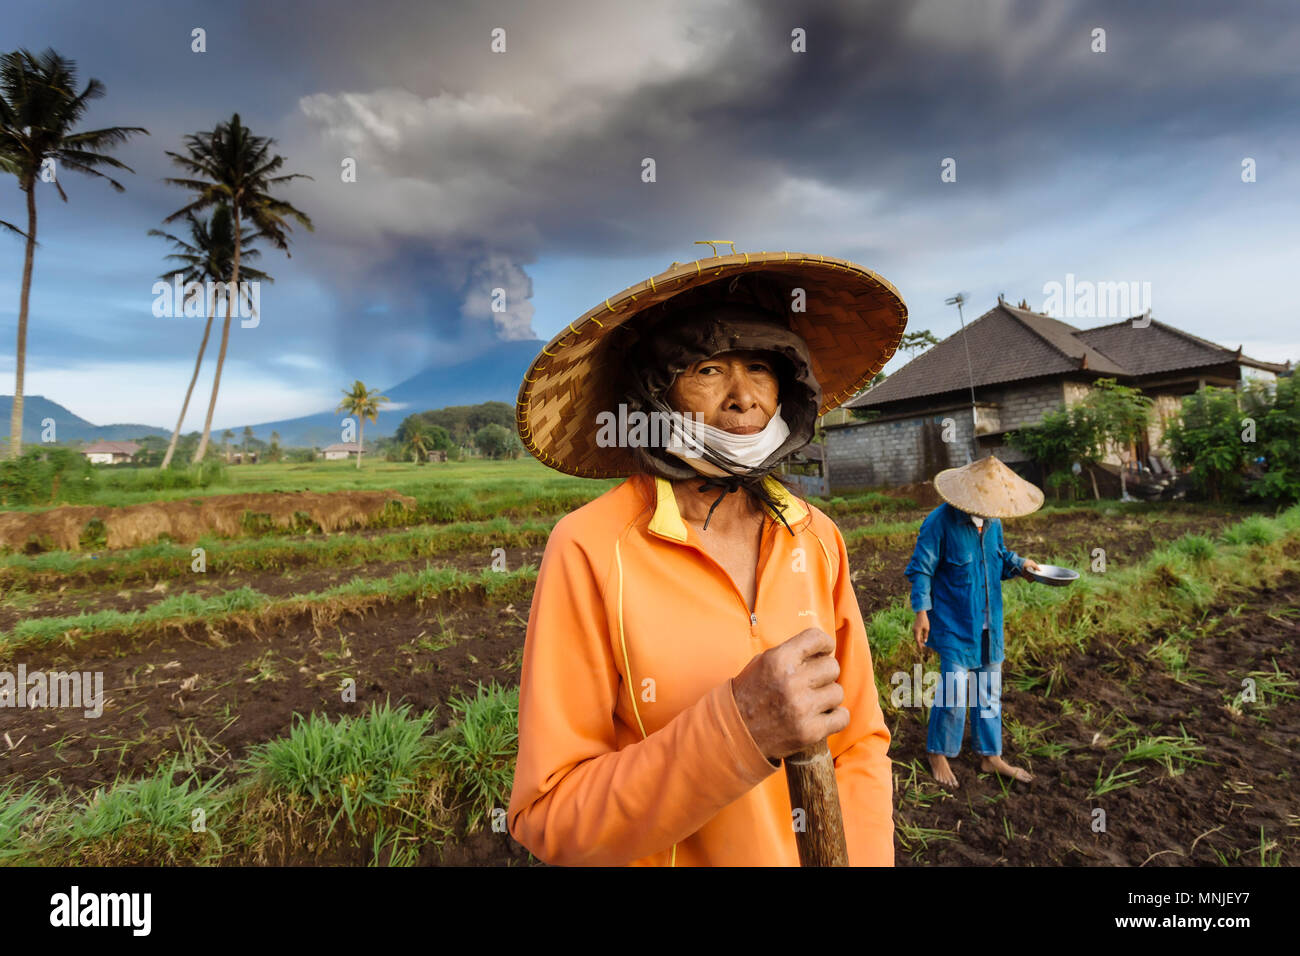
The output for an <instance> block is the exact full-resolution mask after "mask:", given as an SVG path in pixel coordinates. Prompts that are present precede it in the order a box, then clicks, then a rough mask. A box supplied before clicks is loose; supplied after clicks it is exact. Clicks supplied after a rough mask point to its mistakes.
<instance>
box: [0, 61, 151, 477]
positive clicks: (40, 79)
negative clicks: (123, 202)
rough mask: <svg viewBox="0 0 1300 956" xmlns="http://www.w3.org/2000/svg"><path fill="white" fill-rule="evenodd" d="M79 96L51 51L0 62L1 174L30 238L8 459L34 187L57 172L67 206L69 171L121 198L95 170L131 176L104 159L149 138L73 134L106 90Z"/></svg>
mask: <svg viewBox="0 0 1300 956" xmlns="http://www.w3.org/2000/svg"><path fill="white" fill-rule="evenodd" d="M76 88H77V65H76V63H75V62H74V61H72V60H67V59H64V58H63V57H61V56H59V54H57V53H55V52H54V51H53V50H46V51H45V52H44V53H42V54H41V55H40V56H36V55H35V54H33V53H31V52H29V51H27V50H17V51H15V52H13V53H6V54H4V56H3V57H0V157H3V161H2V162H0V168H2V170H3V171H4V172H11V173H13V174H14V175H16V176H17V177H18V188H19V189H21V190H22V191H23V192H24V193H26V194H27V197H26V198H27V232H26V233H24V234H23V236H24V238H25V239H26V242H27V250H26V255H25V257H24V259H23V280H22V288H21V292H20V293H19V304H18V349H17V354H16V362H15V364H16V366H17V367H16V371H15V375H14V405H13V412H12V414H11V415H10V417H9V457H11V458H17V457H18V456H19V455H20V454H21V453H22V443H23V372H24V369H25V365H26V361H27V312H28V305H29V303H30V301H31V291H32V262H33V259H34V256H35V249H36V183H37V181H38V179H39V178H40V177H41V174H42V172H43V171H45V170H46V169H52V170H54V171H55V177H54V188H55V189H56V190H57V191H58V193H59V198H60V199H62V200H63V201H64V202H67V201H68V196H67V193H65V192H64V191H63V185H62V183H60V182H59V180H58V172H59V171H60V170H61V169H71V170H74V171H75V172H79V173H85V174H86V175H87V176H97V177H99V178H100V179H105V180H107V181H108V183H109V185H110V186H112V187H113V188H114V189H115V190H117V191H118V192H124V191H125V190H126V187H125V186H123V185H122V184H121V183H119V182H118V181H117V180H116V179H113V178H112V177H111V176H106V175H105V174H104V173H102V172H100V169H101V168H103V167H106V166H107V167H110V168H112V169H124V170H126V171H127V172H128V173H130V172H134V170H133V169H131V167H130V166H127V165H126V164H125V163H122V162H120V161H119V160H116V159H114V158H113V157H111V156H109V155H107V153H106V152H104V151H105V150H109V149H112V148H114V147H116V146H120V145H121V144H122V143H125V142H126V141H127V140H128V139H129V138H130V137H131V136H133V135H134V134H136V133H144V134H145V135H148V133H149V131H148V130H146V129H143V128H141V127H139V126H109V127H106V128H104V129H95V130H86V131H84V132H80V133H75V132H73V127H74V126H76V125H77V123H78V122H79V121H80V120H81V118H82V116H83V115H84V114H85V112H86V109H87V107H88V106H89V105H90V101H91V100H97V99H99V98H100V97H102V96H103V95H104V92H105V91H104V84H103V83H101V82H99V80H95V79H91V80H89V81H88V82H87V83H86V86H85V89H83V90H82V91H81V92H80V93H77V92H76ZM11 228H12V227H11ZM15 231H16V230H15Z"/></svg>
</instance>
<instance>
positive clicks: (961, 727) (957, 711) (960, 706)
mask: <svg viewBox="0 0 1300 956" xmlns="http://www.w3.org/2000/svg"><path fill="white" fill-rule="evenodd" d="M988 646H989V632H988V631H987V630H986V631H985V632H984V636H983V656H982V657H981V658H980V660H981V661H983V662H984V663H983V664H982V665H981V666H980V667H978V668H976V669H975V670H968V669H966V668H964V667H960V666H958V665H956V664H954V663H952V661H951V660H949V659H948V658H946V657H944V656H943V655H942V654H940V655H939V686H938V687H937V688H935V694H934V706H932V707H931V708H930V729H929V733H928V734H927V735H926V739H925V749H926V752H927V753H932V754H943V755H944V756H945V757H955V756H957V755H958V754H959V753H961V742H962V737H963V736H965V733H966V711H967V710H968V709H969V710H970V712H971V715H970V722H971V743H972V744H973V745H974V747H975V750H976V751H977V752H978V753H980V754H983V755H984V756H986V757H994V756H999V755H1000V754H1001V753H1002V662H1001V661H999V662H998V663H996V664H990V663H988V659H989V652H988Z"/></svg>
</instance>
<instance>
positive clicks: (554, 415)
mask: <svg viewBox="0 0 1300 956" xmlns="http://www.w3.org/2000/svg"><path fill="white" fill-rule="evenodd" d="M718 241H719V240H713V242H718ZM724 244H728V243H724ZM715 248H716V247H715ZM732 248H733V249H734V246H733V247H732ZM748 273H763V276H762V277H761V281H763V282H765V283H769V284H770V285H771V286H772V287H773V288H780V289H781V290H782V294H783V295H785V296H786V297H787V298H786V299H785V301H786V302H787V303H788V302H790V301H791V300H790V298H789V297H790V295H791V293H792V292H794V291H795V290H797V289H802V290H803V301H804V303H805V307H806V311H803V312H794V311H791V312H789V316H788V318H789V325H790V328H791V330H792V331H793V332H795V333H796V334H798V335H799V336H800V337H801V338H802V339H803V340H804V342H805V343H807V346H808V352H809V355H810V357H811V359H812V370H813V374H814V375H815V376H816V378H817V381H818V383H819V384H820V385H821V389H822V405H821V408H820V410H819V412H818V414H822V415H824V414H825V413H826V412H828V411H830V410H831V409H833V408H837V407H838V406H839V405H840V404H842V403H843V402H845V401H847V400H848V399H850V398H852V397H853V396H854V395H856V394H857V393H858V392H860V391H861V390H862V389H863V388H865V387H866V385H867V384H868V383H869V382H870V381H871V379H872V378H874V377H875V375H876V373H877V372H879V371H880V370H881V369H882V368H883V367H884V365H885V363H886V362H888V361H889V359H890V358H891V357H892V356H893V354H894V351H895V349H897V348H898V343H899V341H900V340H901V339H902V337H903V330H904V329H905V328H906V326H907V306H906V305H905V304H904V302H903V297H902V296H901V295H900V294H899V292H898V290H897V289H896V288H894V286H893V285H892V284H891V283H890V282H889V281H887V280H886V279H883V278H881V277H880V276H878V275H876V273H874V272H872V271H871V270H869V269H866V268H863V267H862V266H860V265H857V264H856V263H853V262H849V261H847V260H845V259H836V258H834V257H832V256H818V255H808V254H804V253H799V252H741V253H733V254H731V255H724V256H718V255H714V256H712V257H709V258H705V259H699V260H696V261H695V262H688V263H685V264H682V263H679V262H674V263H673V264H672V265H671V266H670V267H669V268H668V269H667V270H666V271H664V272H661V273H659V275H656V276H652V277H651V278H649V279H646V280H645V281H644V282H641V283H638V284H637V285H634V286H630V287H629V288H627V289H624V290H623V291H622V292H620V293H618V294H617V295H614V296H611V297H610V298H608V299H605V300H604V301H603V302H601V303H600V304H599V305H597V306H596V307H595V308H592V309H590V310H589V311H588V312H587V313H586V314H584V315H583V316H581V317H580V318H578V319H577V320H576V321H574V322H571V323H569V326H568V328H566V329H565V330H564V331H563V332H561V333H560V334H559V335H557V336H556V337H555V338H553V339H551V341H550V342H549V343H547V345H546V347H545V348H543V349H542V351H541V354H539V355H538V356H537V358H536V359H534V360H533V364H532V365H531V367H530V368H529V369H528V372H527V373H525V375H524V381H523V384H522V385H521V386H520V388H519V396H518V399H517V401H516V403H515V424H516V426H517V427H518V430H519V437H520V438H521V439H522V440H523V443H524V446H525V447H526V448H527V449H528V451H529V452H530V453H532V454H533V455H534V456H535V457H536V458H537V459H539V460H540V461H542V462H544V463H545V464H547V465H550V466H551V467H552V468H555V469H557V470H558V471H562V472H564V473H565V474H570V475H578V476H580V477H584V478H616V477H622V476H625V475H631V474H634V473H635V472H637V471H638V470H639V469H638V467H637V465H636V458H635V456H634V449H632V448H620V447H601V446H600V445H598V444H597V433H598V428H597V420H596V416H597V415H598V414H600V413H601V412H603V411H614V410H615V409H616V408H617V405H618V403H619V402H621V401H622V400H623V398H622V397H620V394H619V381H620V379H621V375H622V371H623V369H622V364H623V358H624V357H623V355H622V354H621V352H620V342H619V341H618V340H619V338H620V336H619V335H615V334H611V333H614V332H615V331H616V330H617V329H619V328H620V327H621V326H623V325H627V324H628V323H630V322H632V321H633V320H635V319H636V318H637V316H639V315H641V313H643V312H645V311H647V310H648V309H651V308H653V307H655V306H658V305H660V304H662V303H664V302H666V301H667V300H669V299H672V298H673V297H675V296H677V295H680V294H681V293H684V292H687V291H689V290H693V289H701V287H703V286H707V285H710V284H712V283H718V284H719V285H718V288H719V289H720V290H724V291H721V292H720V293H719V294H720V296H725V294H726V292H725V290H728V289H729V288H734V287H735V280H736V279H738V278H740V277H741V276H744V275H746V274H748ZM704 291H705V290H702V289H701V292H702V293H703V292H704ZM708 294H710V295H711V294H712V293H708ZM673 307H675V306H669V308H673ZM657 311H660V312H662V311H663V310H657Z"/></svg>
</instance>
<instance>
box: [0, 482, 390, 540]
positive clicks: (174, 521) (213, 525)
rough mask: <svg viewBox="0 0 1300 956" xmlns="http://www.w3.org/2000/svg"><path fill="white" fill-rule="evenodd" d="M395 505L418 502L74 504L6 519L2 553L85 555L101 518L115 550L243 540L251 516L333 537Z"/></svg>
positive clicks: (230, 499)
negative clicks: (86, 541) (202, 539)
mask: <svg viewBox="0 0 1300 956" xmlns="http://www.w3.org/2000/svg"><path fill="white" fill-rule="evenodd" d="M389 502H397V503H399V504H400V505H401V506H402V507H403V508H406V509H408V510H411V511H414V509H415V499H414V498H412V497H411V496H410V495H400V494H398V493H397V492H394V491H334V492H327V493H319V492H314V491H300V492H293V493H279V492H263V493H258V494H244V495H214V496H212V497H209V498H191V499H188V500H183V501H157V502H149V503H148V504H140V505H126V506H124V507H121V508H110V507H105V506H93V505H68V506H64V507H59V508H51V509H49V510H47V511H38V512H5V513H2V514H0V548H4V549H8V550H16V551H17V550H23V549H25V548H27V547H28V546H29V544H34V545H35V546H36V547H38V548H40V547H46V546H53V547H55V548H59V549H62V550H65V551H77V550H79V549H80V546H81V545H80V542H81V537H82V535H83V534H84V533H85V531H86V528H87V525H89V523H90V522H91V521H92V520H96V519H98V520H99V521H101V522H102V523H103V525H104V532H105V537H106V539H107V546H108V547H109V548H110V549H118V548H133V547H138V546H140V545H144V544H152V543H153V542H155V541H158V540H159V539H160V538H161V537H162V536H164V535H166V536H167V537H168V538H170V539H171V540H172V541H175V542H177V543H178V544H190V543H193V542H194V541H197V540H198V538H199V536H200V535H201V534H203V533H205V532H213V533H215V534H217V535H218V536H220V537H226V538H229V537H237V536H239V535H240V534H242V533H243V532H244V522H245V515H254V516H265V519H266V520H269V522H270V523H271V524H272V525H273V526H274V527H276V528H279V529H282V530H287V529H291V528H293V527H294V524H295V521H300V522H303V523H310V524H312V525H314V526H315V527H316V528H318V529H319V530H321V531H323V532H331V531H338V530H340V529H342V528H352V527H365V526H366V525H369V524H370V523H371V522H372V521H374V520H375V518H376V517H377V516H378V515H379V514H381V513H382V512H383V510H384V509H385V508H386V507H387V506H388V504H389Z"/></svg>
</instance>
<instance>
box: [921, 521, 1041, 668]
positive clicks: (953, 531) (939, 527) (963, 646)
mask: <svg viewBox="0 0 1300 956" xmlns="http://www.w3.org/2000/svg"><path fill="white" fill-rule="evenodd" d="M980 537H981V536H980V532H979V529H978V528H976V527H975V525H974V524H973V523H972V522H971V520H970V515H968V514H967V513H966V512H964V511H961V510H959V509H957V508H954V507H953V506H952V505H950V504H946V503H945V504H942V505H940V506H939V507H938V508H935V509H934V510H933V511H931V512H930V513H929V514H928V515H927V516H926V518H925V521H923V522H922V523H921V530H920V531H919V532H917V535H916V548H915V549H914V550H913V551H912V559H911V560H910V561H908V562H907V570H906V571H904V572H903V573H904V574H906V576H907V578H908V580H910V581H911V582H912V610H913V611H928V612H929V617H930V638H929V640H928V641H927V642H926V646H927V647H931V648H934V649H935V650H937V651H938V652H939V654H940V655H942V656H944V657H949V658H951V659H952V660H953V662H954V663H956V664H957V665H959V666H961V667H965V668H969V669H974V668H977V667H980V666H981V665H982V664H983V663H985V662H984V661H982V660H981V656H982V654H981V647H980V637H981V635H982V633H983V628H984V615H985V612H986V611H987V612H988V619H989V659H988V662H987V663H990V664H994V663H997V662H998V661H1001V660H1002V659H1003V652H1002V582H1003V581H1005V580H1006V579H1008V578H1011V577H1014V576H1015V575H1016V574H1017V573H1019V571H1020V569H1021V568H1022V567H1024V564H1025V559H1024V558H1022V557H1020V555H1018V554H1016V553H1015V552H1014V551H1012V550H1010V549H1009V548H1007V547H1006V544H1005V543H1004V542H1003V540H1002V522H1000V521H998V520H997V519H996V518H990V519H986V520H985V522H984V534H983V542H982V543H983V548H982V549H981V547H980V545H981V540H980Z"/></svg>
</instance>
